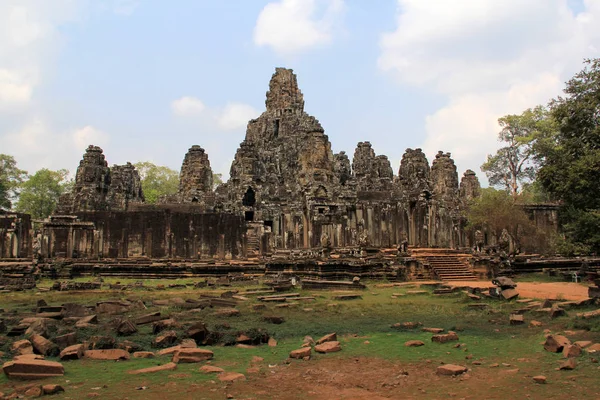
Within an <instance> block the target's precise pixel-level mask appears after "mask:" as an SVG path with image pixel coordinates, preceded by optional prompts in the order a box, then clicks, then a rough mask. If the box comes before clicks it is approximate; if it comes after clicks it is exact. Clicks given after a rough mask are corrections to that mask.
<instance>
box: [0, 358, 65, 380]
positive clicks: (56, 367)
mask: <svg viewBox="0 0 600 400" xmlns="http://www.w3.org/2000/svg"><path fill="white" fill-rule="evenodd" d="M2 369H3V371H4V374H5V375H6V376H7V377H8V378H9V379H44V378H51V377H56V376H63V375H64V374H65V369H64V367H63V365H62V364H61V363H59V362H56V361H47V360H18V361H9V362H6V363H4V365H3V366H2Z"/></svg>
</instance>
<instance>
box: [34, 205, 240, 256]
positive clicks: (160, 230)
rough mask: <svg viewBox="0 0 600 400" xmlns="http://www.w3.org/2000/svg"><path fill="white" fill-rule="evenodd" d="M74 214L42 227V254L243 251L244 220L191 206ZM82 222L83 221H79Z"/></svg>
mask: <svg viewBox="0 0 600 400" xmlns="http://www.w3.org/2000/svg"><path fill="white" fill-rule="evenodd" d="M143 208H144V207H139V209H141V210H137V211H117V212H110V211H102V212H80V213H76V215H75V216H73V217H72V219H71V220H64V217H63V218H60V217H59V218H57V219H55V220H54V221H53V220H51V221H49V222H48V223H47V224H46V227H45V231H44V233H45V240H46V241H47V242H48V243H49V245H48V246H47V247H46V248H45V249H44V256H46V257H51V258H55V257H67V258H72V257H79V258H97V257H100V258H106V257H109V258H128V257H152V258H185V259H198V258H220V259H226V258H236V257H241V256H242V255H243V254H242V253H243V246H242V245H243V234H244V221H243V219H242V218H241V217H239V216H236V215H233V214H227V213H204V212H197V209H194V208H192V207H187V208H186V207H183V208H180V209H178V207H168V206H165V207H160V206H150V207H148V209H147V210H143ZM83 221H85V222H83Z"/></svg>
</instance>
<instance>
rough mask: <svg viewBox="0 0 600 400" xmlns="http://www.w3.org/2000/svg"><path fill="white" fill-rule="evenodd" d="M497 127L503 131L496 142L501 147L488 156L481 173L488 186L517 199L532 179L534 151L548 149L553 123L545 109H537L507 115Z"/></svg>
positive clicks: (533, 173)
mask: <svg viewBox="0 0 600 400" xmlns="http://www.w3.org/2000/svg"><path fill="white" fill-rule="evenodd" d="M498 123H499V124H500V127H501V128H502V130H501V131H500V133H499V134H498V140H499V141H500V142H502V143H503V145H504V146H503V147H502V148H500V149H499V150H498V151H497V152H496V154H494V155H491V154H490V155H488V156H487V160H486V162H485V163H484V164H483V165H482V166H481V170H482V171H484V172H485V173H486V175H487V177H488V180H489V183H490V185H492V186H495V187H501V188H504V189H506V191H508V192H509V193H511V195H512V196H513V198H516V197H517V196H518V195H519V193H520V192H521V189H522V188H523V185H525V184H528V183H531V182H533V180H534V179H535V173H536V162H537V161H538V159H537V158H536V157H535V151H536V149H537V148H538V147H545V146H547V145H548V144H547V142H548V140H549V139H548V138H549V137H551V136H552V133H553V132H554V131H555V129H556V128H555V122H554V120H553V119H552V118H551V117H550V112H549V111H548V109H547V108H545V107H542V106H538V107H535V108H530V109H528V110H525V111H524V112H523V113H522V114H520V115H506V116H504V117H502V118H500V119H499V120H498Z"/></svg>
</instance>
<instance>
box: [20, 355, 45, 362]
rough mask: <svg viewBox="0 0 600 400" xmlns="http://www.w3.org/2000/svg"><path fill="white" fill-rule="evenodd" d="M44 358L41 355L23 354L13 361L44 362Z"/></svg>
mask: <svg viewBox="0 0 600 400" xmlns="http://www.w3.org/2000/svg"><path fill="white" fill-rule="evenodd" d="M43 359H44V356H43V355H41V354H21V355H19V356H14V357H13V360H14V361H17V360H43Z"/></svg>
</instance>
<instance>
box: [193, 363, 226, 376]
mask: <svg viewBox="0 0 600 400" xmlns="http://www.w3.org/2000/svg"><path fill="white" fill-rule="evenodd" d="M199 371H200V372H202V373H204V374H220V373H221V372H225V370H224V369H223V368H219V367H215V366H214V365H203V366H201V367H200V369H199Z"/></svg>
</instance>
